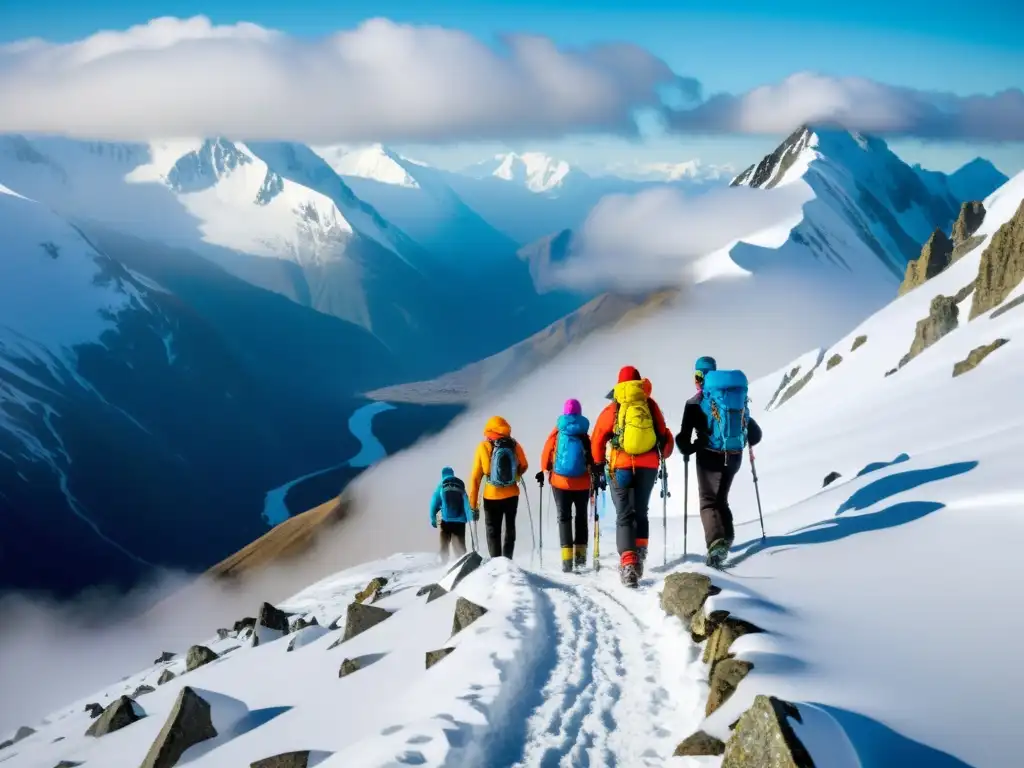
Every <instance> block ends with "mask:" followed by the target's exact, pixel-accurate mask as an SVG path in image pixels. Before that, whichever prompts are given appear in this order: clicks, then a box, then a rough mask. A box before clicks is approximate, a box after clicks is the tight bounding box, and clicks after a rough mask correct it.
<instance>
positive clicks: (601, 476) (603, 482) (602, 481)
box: [590, 461, 608, 491]
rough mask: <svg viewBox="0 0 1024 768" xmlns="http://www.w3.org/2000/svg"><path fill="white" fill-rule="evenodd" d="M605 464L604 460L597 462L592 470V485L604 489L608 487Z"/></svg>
mask: <svg viewBox="0 0 1024 768" xmlns="http://www.w3.org/2000/svg"><path fill="white" fill-rule="evenodd" d="M604 466H605V465H604V462H603V461H602V462H601V463H600V464H595V465H594V466H593V468H592V469H591V470H590V474H591V480H592V483H591V485H593V486H594V488H597V489H599V490H602V491H603V490H606V489H607V488H608V478H607V477H606V476H605V473H604Z"/></svg>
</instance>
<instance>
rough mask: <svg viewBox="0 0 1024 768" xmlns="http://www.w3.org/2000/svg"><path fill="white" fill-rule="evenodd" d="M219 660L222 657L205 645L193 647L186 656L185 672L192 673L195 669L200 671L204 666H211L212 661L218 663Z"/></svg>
mask: <svg viewBox="0 0 1024 768" xmlns="http://www.w3.org/2000/svg"><path fill="white" fill-rule="evenodd" d="M219 658H220V656H218V655H217V654H216V653H214V652H213V651H211V650H210V649H209V648H207V647H206V646H205V645H193V646H192V647H191V648H189V649H188V653H187V654H186V655H185V671H186V672H191V671H192V670H194V669H199V667H201V666H203V665H204V664H209V663H210V662H211V661H216V660H217V659H219Z"/></svg>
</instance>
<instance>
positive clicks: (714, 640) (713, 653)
mask: <svg viewBox="0 0 1024 768" xmlns="http://www.w3.org/2000/svg"><path fill="white" fill-rule="evenodd" d="M758 632H764V630H763V629H761V628H760V627H758V626H756V625H755V624H751V623H750V622H749V621H744V620H743V619H738V618H736V617H735V616H728V617H726V618H724V619H721V620H719V621H716V622H715V628H714V631H712V632H711V636H710V637H709V638H708V642H707V645H705V646H704V658H703V661H704V663H705V664H710V665H711V669H712V672H713V671H714V668H715V665H717V664H718V663H719V662H720V661H724V660H725V659H727V658H729V657H730V654H729V649H730V648H731V647H732V644H733V643H734V642H736V640H738V639H739V638H741V637H743V636H744V635H751V634H756V633H758Z"/></svg>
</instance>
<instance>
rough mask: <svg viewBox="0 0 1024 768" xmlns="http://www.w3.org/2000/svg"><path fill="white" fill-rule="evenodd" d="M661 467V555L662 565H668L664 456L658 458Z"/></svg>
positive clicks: (666, 472)
mask: <svg viewBox="0 0 1024 768" xmlns="http://www.w3.org/2000/svg"><path fill="white" fill-rule="evenodd" d="M660 462H661V469H660V470H658V477H659V478H661V557H662V560H663V561H664V562H663V563H662V564H663V565H668V497H669V496H671V495H672V494H670V493H669V492H668V469H667V468H666V467H665V457H664V456H662V457H661V458H660Z"/></svg>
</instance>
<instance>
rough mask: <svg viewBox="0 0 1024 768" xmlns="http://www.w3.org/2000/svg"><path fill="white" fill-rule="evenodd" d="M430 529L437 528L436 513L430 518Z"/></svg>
mask: <svg viewBox="0 0 1024 768" xmlns="http://www.w3.org/2000/svg"><path fill="white" fill-rule="evenodd" d="M430 527H431V528H437V513H436V512H435V513H434V514H432V515H431V516H430Z"/></svg>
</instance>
